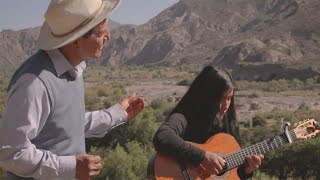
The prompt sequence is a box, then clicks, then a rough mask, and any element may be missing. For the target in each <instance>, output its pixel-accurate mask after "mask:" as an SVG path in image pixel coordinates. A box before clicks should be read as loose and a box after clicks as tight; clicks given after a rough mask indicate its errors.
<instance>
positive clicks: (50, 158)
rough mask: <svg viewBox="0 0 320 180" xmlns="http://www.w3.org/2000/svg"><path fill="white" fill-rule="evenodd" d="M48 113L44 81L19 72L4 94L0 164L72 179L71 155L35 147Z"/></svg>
mask: <svg viewBox="0 0 320 180" xmlns="http://www.w3.org/2000/svg"><path fill="white" fill-rule="evenodd" d="M49 113H50V99H49V96H48V94H47V90H46V88H45V86H44V84H43V82H42V81H41V80H40V79H39V78H38V77H36V76H35V75H32V74H25V75H23V76H21V77H20V78H19V79H18V80H17V82H16V83H15V84H14V85H13V86H12V87H11V89H10V91H9V92H8V94H7V103H6V110H5V112H4V117H3V121H2V127H1V128H2V129H1V132H0V133H1V139H0V166H1V167H2V168H3V169H5V170H7V171H10V172H12V173H14V174H16V175H18V176H22V177H34V178H36V179H55V178H64V179H74V177H75V168H76V160H75V157H74V156H57V155H56V154H53V153H51V152H50V151H46V150H42V149H37V148H36V146H35V145H34V144H32V143H31V141H30V140H32V139H33V138H35V137H36V136H37V135H38V134H39V132H40V131H41V129H42V127H43V126H44V124H45V123H46V120H47V118H48V115H49Z"/></svg>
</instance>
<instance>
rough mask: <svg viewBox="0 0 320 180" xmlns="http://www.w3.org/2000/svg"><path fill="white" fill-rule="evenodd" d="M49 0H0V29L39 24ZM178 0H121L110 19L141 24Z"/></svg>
mask: <svg viewBox="0 0 320 180" xmlns="http://www.w3.org/2000/svg"><path fill="white" fill-rule="evenodd" d="M49 2H50V0H0V31H1V30H3V29H13V30H19V29H23V28H29V27H35V26H40V25H41V24H42V22H43V15H44V13H45V11H46V10H47V6H48V4H49ZM176 2H178V0H122V4H121V5H120V6H119V8H118V9H117V10H116V11H114V13H113V14H112V15H111V16H110V19H112V20H114V21H117V22H120V23H126V24H143V23H145V22H147V21H148V20H149V19H151V18H152V17H154V16H156V15H157V14H159V13H160V12H161V11H162V10H164V9H166V8H168V7H170V6H171V5H173V4H174V3H176Z"/></svg>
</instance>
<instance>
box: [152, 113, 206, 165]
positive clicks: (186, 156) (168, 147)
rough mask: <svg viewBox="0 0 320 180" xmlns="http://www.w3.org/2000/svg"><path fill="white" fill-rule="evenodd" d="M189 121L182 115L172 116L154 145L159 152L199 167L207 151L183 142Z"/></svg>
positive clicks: (159, 132)
mask: <svg viewBox="0 0 320 180" xmlns="http://www.w3.org/2000/svg"><path fill="white" fill-rule="evenodd" d="M187 126H188V123H187V120H186V119H185V118H184V116H183V115H181V114H173V115H171V116H170V117H169V118H168V119H167V120H166V121H165V122H164V123H163V124H161V125H160V127H159V129H158V131H157V132H156V134H155V136H154V138H153V144H154V147H155V149H156V151H158V152H162V153H165V154H168V155H171V156H174V157H178V159H180V160H183V161H186V162H189V163H191V164H194V165H199V164H200V163H201V161H202V160H203V158H204V155H205V151H204V150H202V149H200V148H198V147H196V146H193V145H191V144H190V143H188V142H185V141H184V140H183V138H182V137H183V135H184V133H185V131H186V129H187Z"/></svg>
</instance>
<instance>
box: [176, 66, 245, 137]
mask: <svg viewBox="0 0 320 180" xmlns="http://www.w3.org/2000/svg"><path fill="white" fill-rule="evenodd" d="M234 85H235V84H234V81H233V79H232V77H231V75H230V74H229V73H228V72H227V71H226V70H224V69H222V68H219V67H213V66H206V67H205V68H204V69H203V70H202V71H201V72H200V73H199V75H198V76H197V77H196V78H195V80H194V81H193V82H192V84H191V86H190V88H189V90H188V91H187V92H186V94H185V95H184V96H183V97H182V98H181V100H180V102H179V103H178V105H177V106H176V107H175V108H174V109H173V110H172V112H171V114H173V113H181V114H183V115H184V116H185V118H186V119H187V121H188V123H189V124H190V125H193V126H201V127H199V128H198V130H199V131H202V130H206V129H208V127H204V126H206V125H209V126H211V127H212V128H214V130H212V129H211V130H210V132H226V133H229V134H231V135H232V136H234V137H235V138H236V139H237V140H238V142H239V141H240V135H239V125H238V121H237V116H236V111H235V105H234V96H232V98H231V104H230V107H229V109H228V111H227V112H226V113H225V115H224V116H223V119H222V120H221V118H220V116H219V110H220V102H221V100H222V98H223V95H224V93H225V92H226V91H228V90H230V89H231V90H233V91H234ZM199 133H202V132H199Z"/></svg>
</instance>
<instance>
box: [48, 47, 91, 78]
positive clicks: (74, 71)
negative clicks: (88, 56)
mask: <svg viewBox="0 0 320 180" xmlns="http://www.w3.org/2000/svg"><path fill="white" fill-rule="evenodd" d="M46 52H47V53H48V55H49V57H50V58H51V60H52V63H53V65H54V68H55V70H56V72H57V75H58V77H60V76H61V75H62V74H64V73H65V72H67V71H68V72H69V73H70V74H71V75H72V76H73V77H75V78H77V77H80V76H81V75H82V73H83V71H84V69H85V68H86V63H85V61H82V62H81V63H80V64H78V65H77V66H76V67H73V66H72V65H71V64H70V63H69V61H68V60H67V59H66V58H65V57H64V55H63V54H62V53H61V52H60V50H59V49H53V50H47V51H46Z"/></svg>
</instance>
